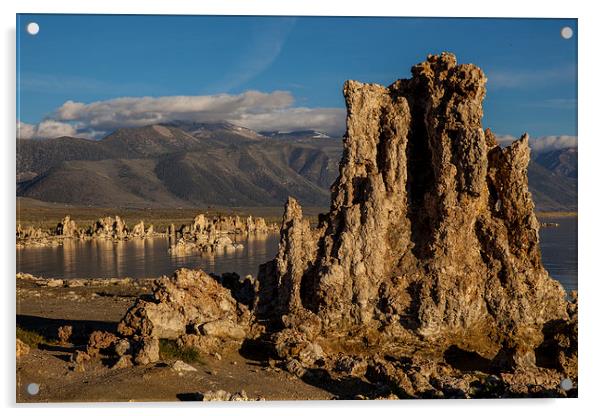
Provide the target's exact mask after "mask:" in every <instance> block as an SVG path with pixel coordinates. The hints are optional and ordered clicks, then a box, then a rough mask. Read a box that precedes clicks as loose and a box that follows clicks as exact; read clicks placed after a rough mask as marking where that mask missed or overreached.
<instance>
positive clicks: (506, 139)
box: [495, 134, 577, 152]
mask: <svg viewBox="0 0 602 416" xmlns="http://www.w3.org/2000/svg"><path fill="white" fill-rule="evenodd" d="M495 138H496V140H497V142H498V143H499V144H500V146H502V147H504V146H508V145H509V144H511V143H512V142H513V141H515V140H517V139H518V138H517V137H514V136H512V135H509V134H502V135H496V136H495ZM529 146H530V147H531V149H533V151H534V152H545V151H549V150H557V149H566V148H568V147H577V136H543V137H537V138H529Z"/></svg>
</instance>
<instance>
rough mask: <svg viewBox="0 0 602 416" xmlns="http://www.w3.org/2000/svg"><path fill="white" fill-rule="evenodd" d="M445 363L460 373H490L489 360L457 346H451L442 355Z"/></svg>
mask: <svg viewBox="0 0 602 416" xmlns="http://www.w3.org/2000/svg"><path fill="white" fill-rule="evenodd" d="M443 357H444V358H445V362H447V363H448V364H449V365H451V366H452V367H454V368H455V369H457V370H460V371H482V372H483V373H491V371H492V363H491V360H489V359H487V358H485V357H483V356H481V355H480V354H478V353H476V352H473V351H466V350H463V349H462V348H460V347H458V346H457V345H452V346H451V347H449V348H448V349H447V350H446V351H445V353H444V354H443Z"/></svg>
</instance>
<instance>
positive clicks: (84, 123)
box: [21, 91, 345, 138]
mask: <svg viewBox="0 0 602 416" xmlns="http://www.w3.org/2000/svg"><path fill="white" fill-rule="evenodd" d="M293 104H294V97H293V96H292V94H291V93H290V92H287V91H274V92H270V93H265V92H260V91H246V92H244V93H241V94H216V95H197V96H163V97H121V98H114V99H110V100H103V101H95V102H91V103H82V102H75V101H67V102H65V103H64V104H63V105H61V106H60V107H59V108H57V109H56V110H55V111H54V113H53V114H52V115H51V116H50V117H49V118H48V119H47V120H44V121H42V122H41V123H40V124H38V125H27V126H23V127H22V128H21V135H22V136H25V135H26V136H27V137H35V138H46V137H57V136H60V135H75V136H78V137H97V138H98V137H102V136H103V135H105V134H107V133H109V132H111V131H112V130H115V129H117V128H121V127H140V126H146V125H149V124H157V123H165V122H170V121H174V120H186V121H195V122H215V121H224V120H225V121H229V122H231V123H233V124H237V125H240V126H243V127H247V128H250V129H254V130H283V131H287V130H298V129H316V130H321V131H325V132H327V133H330V134H334V135H340V134H342V133H343V132H344V130H345V110H344V109H342V108H305V107H294V106H293Z"/></svg>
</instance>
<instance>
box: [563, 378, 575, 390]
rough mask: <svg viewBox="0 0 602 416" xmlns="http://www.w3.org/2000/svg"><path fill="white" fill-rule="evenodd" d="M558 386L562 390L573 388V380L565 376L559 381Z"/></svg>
mask: <svg viewBox="0 0 602 416" xmlns="http://www.w3.org/2000/svg"><path fill="white" fill-rule="evenodd" d="M560 388H561V389H562V390H564V391H569V390H571V389H572V388H573V382H572V381H571V379H570V378H565V379H564V380H562V381H561V382H560Z"/></svg>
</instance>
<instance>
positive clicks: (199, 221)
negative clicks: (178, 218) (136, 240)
mask: <svg viewBox="0 0 602 416" xmlns="http://www.w3.org/2000/svg"><path fill="white" fill-rule="evenodd" d="M275 229H276V228H275V226H268V225H267V224H266V222H265V219H263V218H261V217H255V218H253V217H252V216H249V217H247V219H246V220H245V221H243V220H241V218H240V217H239V216H238V215H237V216H232V217H225V216H217V217H213V218H206V217H205V215H203V214H199V215H197V216H196V217H195V218H194V221H193V222H192V223H191V224H189V225H184V226H182V227H181V228H180V229H179V230H178V231H176V229H175V226H174V225H173V224H172V225H171V226H170V227H169V229H168V234H169V236H170V237H172V238H174V239H176V238H177V240H175V243H174V244H172V246H171V247H170V252H171V253H173V254H175V255H182V254H188V253H191V252H216V251H223V250H236V249H241V248H243V245H242V244H240V243H235V242H233V241H232V239H231V238H230V237H229V235H241V236H261V235H266V234H267V233H268V232H270V231H274V230H275Z"/></svg>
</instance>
